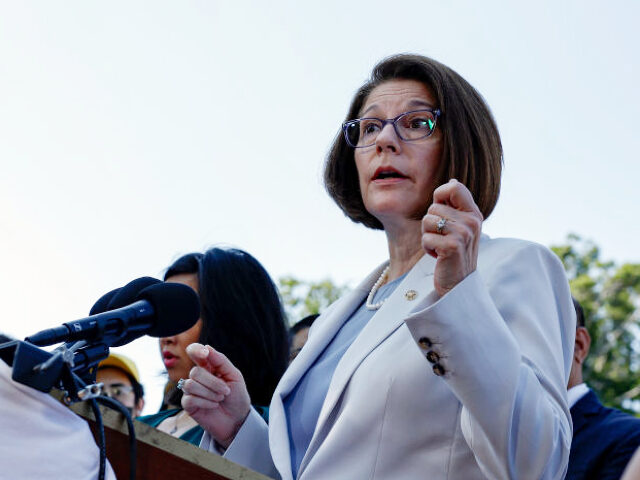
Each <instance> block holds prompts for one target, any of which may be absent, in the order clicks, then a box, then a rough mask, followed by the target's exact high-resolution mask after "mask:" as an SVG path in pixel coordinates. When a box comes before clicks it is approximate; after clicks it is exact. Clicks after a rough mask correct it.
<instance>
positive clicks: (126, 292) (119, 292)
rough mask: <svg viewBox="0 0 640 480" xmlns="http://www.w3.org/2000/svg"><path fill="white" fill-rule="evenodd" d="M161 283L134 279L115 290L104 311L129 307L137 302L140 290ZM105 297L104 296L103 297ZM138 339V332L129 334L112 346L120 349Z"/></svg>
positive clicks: (154, 279) (155, 280)
mask: <svg viewBox="0 0 640 480" xmlns="http://www.w3.org/2000/svg"><path fill="white" fill-rule="evenodd" d="M161 283H162V281H161V280H158V279H157V278H153V277H140V278H136V279H135V280H131V281H130V282H129V283H127V284H126V285H125V286H124V287H122V288H118V289H116V290H115V292H116V293H115V294H114V295H113V296H112V297H111V298H110V300H109V303H108V304H107V308H106V309H105V310H104V311H107V310H115V309H117V308H122V307H126V306H127V305H131V304H132V303H134V302H135V301H136V300H138V295H140V292H141V291H142V290H144V289H145V288H147V287H150V286H151V285H157V284H161ZM109 293H111V292H109ZM107 295H109V294H107ZM107 295H105V297H106V296H107ZM98 301H100V300H98ZM98 313H100V312H98ZM138 337H140V332H129V333H127V334H126V335H125V336H124V337H123V338H121V339H120V340H119V341H117V342H115V343H114V344H113V345H112V346H113V347H121V346H122V345H126V344H128V343H131V342H133V341H134V340H135V339H136V338H138Z"/></svg>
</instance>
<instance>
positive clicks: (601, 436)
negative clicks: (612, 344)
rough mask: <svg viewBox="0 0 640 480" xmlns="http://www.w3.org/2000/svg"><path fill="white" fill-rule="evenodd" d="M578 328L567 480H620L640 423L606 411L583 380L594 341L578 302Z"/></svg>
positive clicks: (636, 441)
mask: <svg viewBox="0 0 640 480" xmlns="http://www.w3.org/2000/svg"><path fill="white" fill-rule="evenodd" d="M573 304H574V307H575V309H576V316H577V327H576V342H575V349H574V353H573V365H572V366H571V374H570V376H569V384H568V389H569V391H568V397H569V405H570V407H571V419H572V420H573V441H572V443H571V453H570V455H569V470H568V471H567V476H566V477H565V478H566V479H567V480H581V479H585V480H586V479H598V480H607V479H619V478H620V476H621V475H622V472H623V471H624V469H625V467H626V465H627V463H628V462H629V460H630V459H631V457H632V456H633V453H634V452H635V450H636V448H638V446H639V445H640V419H639V418H635V417H633V416H631V415H628V414H626V413H624V412H621V411H620V410H616V409H615V408H608V407H605V406H604V405H602V404H601V403H600V400H598V396H597V395H596V394H595V392H593V391H592V390H591V389H590V388H589V387H588V386H587V384H586V383H584V382H583V379H582V364H583V363H584V360H585V358H586V357H587V354H588V353H589V347H590V345H591V337H590V336H589V332H588V331H587V329H586V328H585V321H584V312H583V311H582V307H581V306H580V304H579V303H578V302H577V301H576V300H575V299H574V300H573Z"/></svg>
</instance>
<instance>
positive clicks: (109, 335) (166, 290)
mask: <svg viewBox="0 0 640 480" xmlns="http://www.w3.org/2000/svg"><path fill="white" fill-rule="evenodd" d="M138 280H140V279H138ZM134 282H135V280H134ZM132 283H133V282H132ZM129 285H130V284H129ZM125 287H126V286H125ZM125 287H123V289H124V288H125ZM121 292H122V289H121V290H120V292H118V293H121ZM109 293H111V292H109ZM118 293H116V294H114V296H113V298H111V300H113V299H115V297H116V296H117V295H118ZM107 295H109V294H107ZM199 316H200V301H199V299H198V295H197V294H196V292H195V291H194V290H193V289H192V288H191V287H188V286H187V285H183V284H180V283H156V284H154V285H151V286H148V287H146V288H143V289H142V291H140V293H139V294H138V295H137V296H136V297H135V301H134V302H133V303H131V304H130V305H126V306H123V307H121V308H117V309H115V310H110V311H106V312H103V313H99V314H97V315H92V316H89V317H87V318H82V319H80V320H76V321H73V322H67V323H63V324H62V325H61V326H59V327H55V328H50V329H47V330H43V331H41V332H38V333H36V334H34V335H31V336H30V337H27V338H25V340H26V341H27V342H30V343H32V344H33V345H38V346H46V345H53V344H55V343H60V342H73V341H77V340H88V341H95V340H100V341H101V342H102V343H105V344H107V345H110V346H113V345H116V344H117V345H118V346H119V345H124V344H126V343H129V342H131V341H132V340H135V339H136V338H138V337H140V336H142V335H150V336H152V337H169V336H171V335H177V334H178V333H182V332H184V331H185V330H188V329H189V328H191V327H192V326H193V325H195V323H196V322H197V321H198V318H199ZM124 340H126V341H124Z"/></svg>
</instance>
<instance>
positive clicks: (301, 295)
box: [278, 276, 348, 325]
mask: <svg viewBox="0 0 640 480" xmlns="http://www.w3.org/2000/svg"><path fill="white" fill-rule="evenodd" d="M278 285H279V289H280V295H281V296H282V302H283V304H284V308H285V312H286V313H287V317H288V318H289V324H290V325H293V324H294V323H296V322H297V321H298V320H300V319H302V318H303V317H306V316H307V315H312V314H314V313H322V311H323V310H324V309H325V308H327V307H328V306H329V305H331V304H332V303H333V302H335V301H336V300H337V299H338V298H340V297H341V296H342V295H344V294H345V293H346V292H347V290H348V288H347V287H346V286H345V285H342V286H339V285H336V284H334V283H333V282H332V281H331V280H329V279H326V280H321V281H319V282H310V281H303V280H299V279H297V278H295V277H292V276H288V277H281V278H280V279H279V280H278Z"/></svg>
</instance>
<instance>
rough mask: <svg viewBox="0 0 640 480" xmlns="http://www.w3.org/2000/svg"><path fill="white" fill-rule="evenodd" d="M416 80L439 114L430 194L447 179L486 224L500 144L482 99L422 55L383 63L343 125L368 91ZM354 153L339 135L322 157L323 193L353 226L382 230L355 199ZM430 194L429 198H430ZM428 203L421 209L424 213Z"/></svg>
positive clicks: (495, 191)
mask: <svg viewBox="0 0 640 480" xmlns="http://www.w3.org/2000/svg"><path fill="white" fill-rule="evenodd" d="M396 79H403V80H417V81H419V82H421V83H423V84H424V85H425V86H426V87H427V88H429V90H430V91H431V93H432V94H433V95H434V97H435V100H436V102H437V105H436V107H437V108H439V109H440V111H441V115H440V117H439V118H438V123H437V125H436V128H440V129H441V130H442V139H443V149H442V159H441V162H440V166H439V169H438V172H437V174H436V184H435V185H434V189H435V188H436V187H438V186H440V185H442V184H444V183H446V182H448V181H449V179H451V178H455V179H457V180H458V181H460V182H462V183H463V184H464V185H466V187H467V188H468V189H469V190H470V191H471V194H472V195H473V199H474V200H475V202H476V204H477V205H478V207H479V208H480V211H481V212H482V215H483V216H484V218H485V219H486V218H487V217H489V215H490V214H491V212H492V211H493V209H494V207H495V205H496V202H497V201H498V196H499V194H500V177H501V173H502V144H501V142H500V134H499V133H498V127H497V126H496V123H495V120H494V119H493V116H492V114H491V111H490V110H489V107H488V106H487V104H486V103H485V101H484V99H483V98H482V96H481V95H480V94H479V93H478V92H477V91H476V90H475V88H473V87H472V86H471V85H470V84H469V83H468V82H467V81H466V80H465V79H464V78H462V77H461V76H460V75H458V74H457V73H456V72H454V71H453V70H451V69H450V68H449V67H447V66H445V65H443V64H441V63H439V62H437V61H435V60H433V59H431V58H428V57H424V56H422V55H410V54H401V55H394V56H392V57H388V58H385V59H384V60H382V61H381V62H380V63H378V64H377V65H376V66H375V67H374V68H373V71H372V72H371V78H370V79H369V80H368V81H367V82H366V83H365V84H364V85H362V87H360V89H359V90H358V91H357V92H356V95H355V97H354V98H353V100H352V101H351V107H350V108H349V113H348V114H347V118H346V120H352V119H355V118H358V117H359V114H360V111H361V109H362V107H363V105H364V103H365V102H366V100H367V98H368V96H369V94H370V93H371V91H372V90H373V89H374V88H375V87H377V86H378V85H380V84H382V83H384V82H388V81H390V80H396ZM353 154H354V149H353V148H352V147H350V146H349V145H347V142H346V141H345V139H344V135H343V133H342V131H340V133H339V134H338V135H337V136H336V139H335V140H334V142H333V145H332V147H331V150H330V151H329V154H328V155H327V159H326V163H325V170H324V182H325V188H326V189H327V192H329V195H331V197H332V198H333V200H334V201H335V202H336V203H337V204H338V206H339V207H340V208H341V209H342V211H343V212H344V213H345V215H347V217H349V218H350V219H351V220H353V221H354V222H356V223H362V224H364V225H366V226H367V227H370V228H375V229H379V230H382V229H383V226H382V223H380V221H379V220H378V219H377V218H375V217H374V216H373V215H371V214H370V213H369V212H368V211H367V210H366V208H365V206H364V203H363V202H362V196H361V194H360V184H359V182H358V172H357V170H356V165H355V160H354V155H353ZM431 193H433V192H431ZM431 203H432V200H429V202H428V204H427V205H425V206H424V213H426V211H427V208H428V207H429V205H430V204H431Z"/></svg>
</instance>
